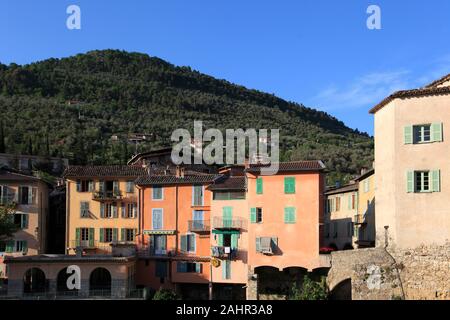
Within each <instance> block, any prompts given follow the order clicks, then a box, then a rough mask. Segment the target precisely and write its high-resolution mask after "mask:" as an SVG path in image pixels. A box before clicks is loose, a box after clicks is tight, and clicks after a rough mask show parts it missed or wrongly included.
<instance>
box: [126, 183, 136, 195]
mask: <svg viewBox="0 0 450 320" xmlns="http://www.w3.org/2000/svg"><path fill="white" fill-rule="evenodd" d="M126 191H127V193H134V181H127V190H126Z"/></svg>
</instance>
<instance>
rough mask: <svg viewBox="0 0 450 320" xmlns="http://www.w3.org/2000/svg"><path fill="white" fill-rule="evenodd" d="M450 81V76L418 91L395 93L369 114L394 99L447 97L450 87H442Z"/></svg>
mask: <svg viewBox="0 0 450 320" xmlns="http://www.w3.org/2000/svg"><path fill="white" fill-rule="evenodd" d="M447 81H450V74H448V75H446V76H444V77H442V78H441V79H438V80H436V81H434V82H432V83H430V84H429V85H427V86H425V87H423V88H418V89H411V90H400V91H397V92H394V93H393V94H391V95H390V96H388V97H387V98H385V99H384V100H382V101H381V102H380V103H379V104H377V105H376V106H375V107H373V108H372V109H370V111H369V113H371V114H374V113H376V112H377V111H378V110H380V109H381V108H383V107H384V106H386V105H387V104H388V103H389V102H391V101H392V100H394V99H397V98H400V99H403V98H412V97H424V96H430V95H445V94H450V86H444V87H440V85H442V84H443V83H445V82H447Z"/></svg>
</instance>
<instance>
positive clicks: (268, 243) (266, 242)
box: [256, 237, 278, 254]
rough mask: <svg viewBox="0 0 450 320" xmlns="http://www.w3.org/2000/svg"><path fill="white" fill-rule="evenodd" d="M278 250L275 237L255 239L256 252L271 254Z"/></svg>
mask: <svg viewBox="0 0 450 320" xmlns="http://www.w3.org/2000/svg"><path fill="white" fill-rule="evenodd" d="M277 248H278V238H276V237H256V252H260V253H264V254H272V253H274V252H275V251H276V250H277Z"/></svg>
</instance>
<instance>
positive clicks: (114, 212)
mask: <svg viewBox="0 0 450 320" xmlns="http://www.w3.org/2000/svg"><path fill="white" fill-rule="evenodd" d="M111 210H112V213H113V218H117V217H118V213H117V203H112V204H111Z"/></svg>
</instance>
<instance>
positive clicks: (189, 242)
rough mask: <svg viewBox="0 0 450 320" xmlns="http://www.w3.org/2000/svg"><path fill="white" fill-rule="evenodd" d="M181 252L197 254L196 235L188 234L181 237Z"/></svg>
mask: <svg viewBox="0 0 450 320" xmlns="http://www.w3.org/2000/svg"><path fill="white" fill-rule="evenodd" d="M180 242H181V251H183V252H191V253H194V252H195V234H186V235H182V236H181V237H180Z"/></svg>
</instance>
